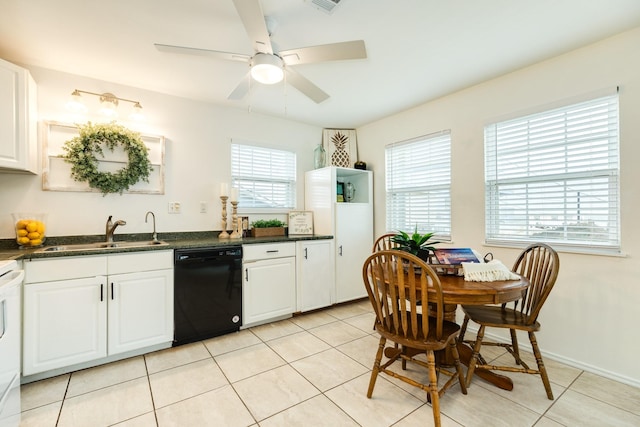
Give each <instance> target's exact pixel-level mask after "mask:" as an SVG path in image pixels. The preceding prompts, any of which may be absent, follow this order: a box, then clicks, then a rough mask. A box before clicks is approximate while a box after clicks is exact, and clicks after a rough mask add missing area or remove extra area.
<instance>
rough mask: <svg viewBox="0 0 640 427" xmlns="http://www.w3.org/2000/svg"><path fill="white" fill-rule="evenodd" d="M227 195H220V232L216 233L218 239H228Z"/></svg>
mask: <svg viewBox="0 0 640 427" xmlns="http://www.w3.org/2000/svg"><path fill="white" fill-rule="evenodd" d="M228 198H229V196H220V200H221V201H222V233H220V234H218V238H219V239H228V238H229V233H227V199H228Z"/></svg>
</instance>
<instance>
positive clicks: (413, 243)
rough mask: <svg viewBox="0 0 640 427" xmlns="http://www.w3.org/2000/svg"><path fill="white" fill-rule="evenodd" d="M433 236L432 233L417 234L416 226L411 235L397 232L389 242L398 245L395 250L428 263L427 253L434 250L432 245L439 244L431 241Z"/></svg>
mask: <svg viewBox="0 0 640 427" xmlns="http://www.w3.org/2000/svg"><path fill="white" fill-rule="evenodd" d="M433 236H434V233H426V234H420V233H418V226H417V225H416V228H415V230H414V232H413V233H412V234H409V233H406V232H404V231H398V232H397V233H396V235H395V236H393V237H392V238H391V241H392V242H393V243H395V244H396V245H398V246H397V247H396V248H395V249H397V250H401V251H405V252H409V253H411V254H413V255H415V256H417V257H418V258H420V259H423V260H425V261H428V260H429V252H430V251H433V250H435V248H434V247H433V245H437V244H438V243H440V242H439V241H436V242H434V241H431V239H432V238H433Z"/></svg>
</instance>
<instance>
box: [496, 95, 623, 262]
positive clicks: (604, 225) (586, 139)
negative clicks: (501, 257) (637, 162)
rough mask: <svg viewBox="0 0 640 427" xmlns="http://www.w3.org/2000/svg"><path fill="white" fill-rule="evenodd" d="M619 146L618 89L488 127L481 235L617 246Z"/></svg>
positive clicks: (507, 239)
mask: <svg viewBox="0 0 640 427" xmlns="http://www.w3.org/2000/svg"><path fill="white" fill-rule="evenodd" d="M618 151H619V141H618V95H617V93H616V94H615V95H611V96H607V97H602V98H597V99H592V100H589V101H586V102H581V103H577V104H573V105H569V106H566V107H562V108H557V109H553V110H550V111H545V112H542V113H538V114H532V115H529V116H525V117H520V118H516V119H512V120H508V121H504V122H500V123H494V124H491V125H488V126H486V127H485V168H486V169H485V186H486V193H485V196H486V205H485V208H486V239H487V242H489V243H509V242H525V243H529V242H532V241H544V242H548V243H550V244H554V243H555V244H556V245H558V246H559V247H565V248H567V249H569V248H587V247H588V248H595V249H601V250H604V251H609V250H612V251H618V250H619V248H620V239H619V235H620V229H619V221H618V217H619V206H618V205H619V198H618V195H619V180H618V169H619V165H618V163H619V161H618ZM590 250H592V249H590Z"/></svg>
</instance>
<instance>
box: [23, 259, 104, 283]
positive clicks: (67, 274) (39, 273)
mask: <svg viewBox="0 0 640 427" xmlns="http://www.w3.org/2000/svg"><path fill="white" fill-rule="evenodd" d="M24 271H25V283H26V284H29V283H39V282H52V281H56V280H67V279H80V278H83V277H95V276H106V275H107V257H106V256H79V257H62V258H56V259H37V260H33V261H25V262H24Z"/></svg>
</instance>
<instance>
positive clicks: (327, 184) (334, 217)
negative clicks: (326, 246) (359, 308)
mask: <svg viewBox="0 0 640 427" xmlns="http://www.w3.org/2000/svg"><path fill="white" fill-rule="evenodd" d="M338 182H341V183H343V184H344V185H345V187H346V185H347V183H351V184H352V185H353V186H354V188H355V190H356V191H355V198H354V199H353V201H351V202H338V199H337V187H338ZM305 210H309V211H313V224H314V233H315V234H330V235H333V236H334V239H335V271H336V276H335V282H336V293H335V295H336V302H338V303H339V302H344V301H350V300H354V299H358V298H362V297H365V296H366V295H367V291H366V289H365V287H364V284H363V282H362V265H363V264H364V261H365V259H366V258H367V257H368V256H369V255H370V254H371V246H372V245H373V173H372V172H371V171H366V170H360V169H348V168H338V167H335V166H329V167H326V168H321V169H315V170H312V171H309V172H307V173H306V174H305Z"/></svg>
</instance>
